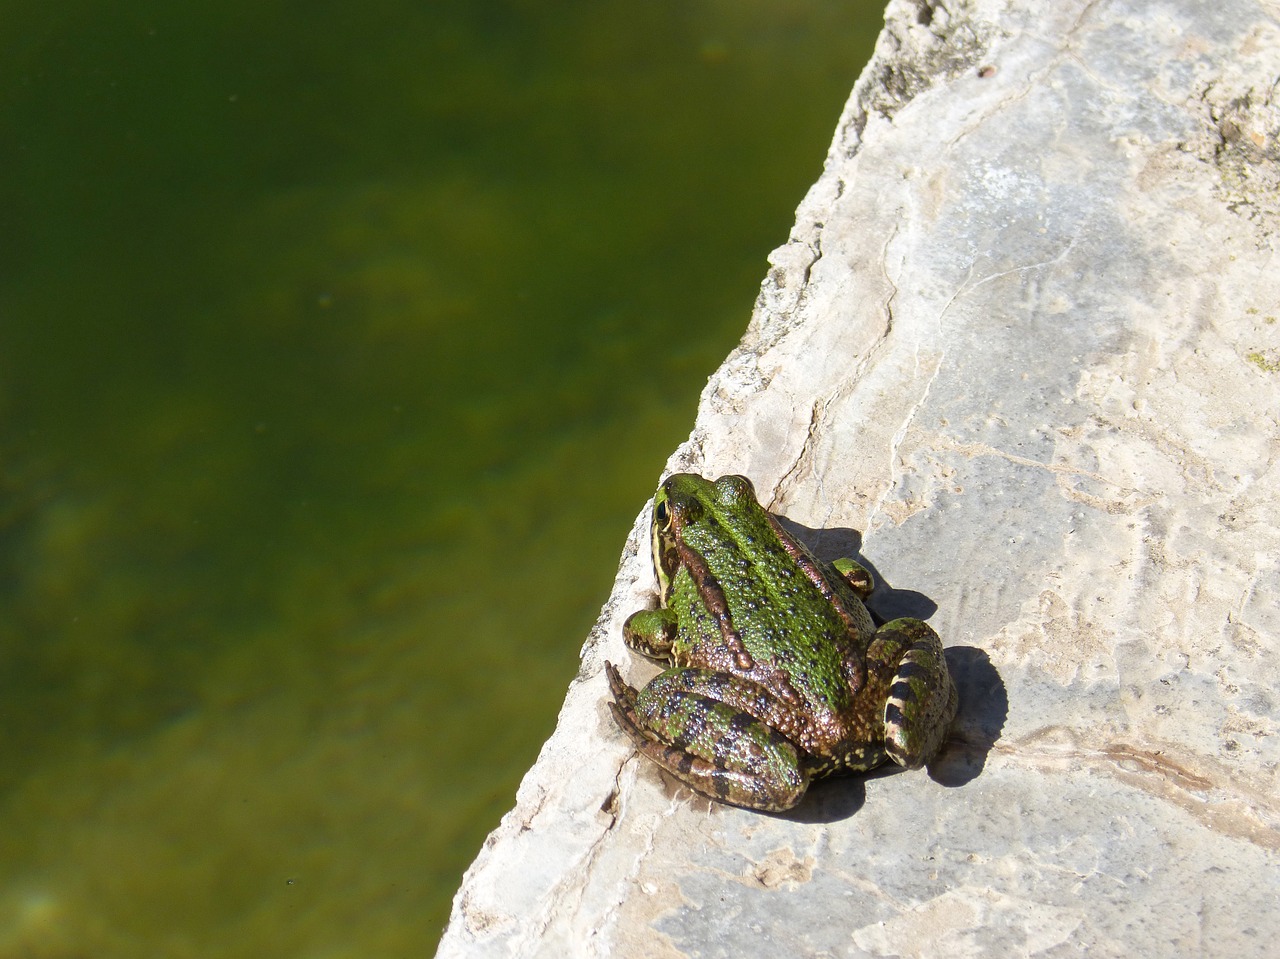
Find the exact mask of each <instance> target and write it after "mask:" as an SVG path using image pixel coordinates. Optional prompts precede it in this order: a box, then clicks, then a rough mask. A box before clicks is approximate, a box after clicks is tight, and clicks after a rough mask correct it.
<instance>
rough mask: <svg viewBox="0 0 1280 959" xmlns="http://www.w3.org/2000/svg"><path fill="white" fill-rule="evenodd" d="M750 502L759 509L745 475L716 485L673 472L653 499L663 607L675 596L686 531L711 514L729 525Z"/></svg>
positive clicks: (656, 560)
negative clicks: (672, 590)
mask: <svg viewBox="0 0 1280 959" xmlns="http://www.w3.org/2000/svg"><path fill="white" fill-rule="evenodd" d="M747 503H750V505H751V507H753V508H756V509H758V508H759V506H758V505H757V503H756V491H755V487H754V486H752V485H751V480H749V479H747V478H746V477H745V476H736V475H731V476H722V477H720V479H718V480H716V481H715V482H714V483H713V482H712V481H711V480H709V479H704V478H703V477H701V476H698V475H697V474H695V473H673V474H672V475H671V476H669V477H667V479H666V481H665V482H664V483H663V484H662V485H661V486H660V487H658V492H657V493H656V494H655V495H654V497H653V525H652V527H651V535H652V538H653V568H654V571H655V572H656V573H657V575H658V591H659V594H660V595H661V596H662V602H663V605H666V603H667V601H668V600H669V599H670V597H671V584H672V583H673V582H674V581H675V578H676V573H677V571H678V570H679V569H680V563H681V559H680V544H681V543H683V542H684V539H685V531H686V530H689V529H691V528H693V527H695V526H697V525H698V524H699V523H701V522H702V521H703V519H704V517H707V516H708V515H710V516H713V517H715V518H716V519H718V520H720V522H721V523H724V522H726V520H727V521H728V522H729V524H730V525H732V517H733V516H735V515H737V514H738V511H740V510H742V509H743V508H744V506H745V505H746V504H747Z"/></svg>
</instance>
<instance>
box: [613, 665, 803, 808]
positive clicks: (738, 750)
mask: <svg viewBox="0 0 1280 959" xmlns="http://www.w3.org/2000/svg"><path fill="white" fill-rule="evenodd" d="M605 672H606V674H607V675H608V678H609V688H610V689H611V690H612V691H613V697H614V701H613V702H611V703H610V704H609V710H610V712H612V713H613V718H614V720H615V721H616V722H617V723H618V725H619V726H620V727H621V728H622V731H623V732H625V733H626V734H627V735H628V736H629V737H630V738H631V741H632V743H634V744H635V747H636V749H637V750H638V751H639V752H640V753H641V754H642V755H644V756H646V757H648V758H649V759H651V760H653V761H654V762H655V763H657V764H658V765H659V766H661V767H662V768H663V769H665V770H667V772H669V773H671V775H673V776H675V777H676V778H677V779H679V780H680V781H681V782H683V783H685V784H687V785H688V786H690V787H691V788H693V789H695V790H697V791H698V792H700V793H702V794H703V795H704V796H708V797H709V798H711V799H715V800H717V801H719V802H723V803H729V804H731V805H734V806H744V807H746V808H748V809H759V810H763V811H767V812H778V811H781V810H784V809H790V808H791V807H792V806H794V805H795V804H796V803H798V802H799V801H800V798H801V797H802V796H803V795H804V791H805V789H807V788H808V786H809V773H808V772H807V771H806V770H804V769H803V768H802V764H801V762H800V754H799V751H798V750H797V749H796V747H795V745H794V744H793V743H792V742H791V741H790V740H789V739H787V738H786V737H785V736H783V735H782V734H781V733H780V732H778V731H777V730H775V729H773V728H772V727H770V726H768V725H766V724H765V723H763V722H761V721H760V720H759V719H757V718H756V717H755V716H752V715H751V714H750V713H747V712H743V711H741V710H739V709H738V708H736V707H734V706H732V705H730V704H729V703H726V702H723V701H720V700H717V699H714V698H712V697H711V696H708V695H706V694H705V693H704V692H699V691H696V690H694V689H690V688H687V687H688V686H690V685H694V686H705V685H707V684H708V683H722V682H723V681H724V679H726V678H727V677H724V675H723V674H718V673H712V672H710V671H708V670H693V669H683V670H670V671H668V672H666V673H663V674H662V675H661V676H659V677H657V678H656V679H655V680H654V681H653V682H651V683H650V684H649V685H648V686H646V687H645V688H644V689H643V690H641V691H640V692H639V693H637V692H636V690H635V689H634V688H633V687H631V686H630V685H628V684H627V683H626V682H625V681H624V680H623V679H622V676H621V675H620V674H619V673H618V670H617V669H616V668H615V667H614V666H613V665H612V664H611V663H605ZM691 674H705V675H697V676H693V675H691Z"/></svg>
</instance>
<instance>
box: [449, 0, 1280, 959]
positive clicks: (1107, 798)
mask: <svg viewBox="0 0 1280 959" xmlns="http://www.w3.org/2000/svg"><path fill="white" fill-rule="evenodd" d="M887 17H888V22H887V24H886V29H885V32H884V34H883V35H882V37H881V40H880V43H879V45H878V47H877V52H876V56H875V58H874V59H873V61H872V62H871V63H870V64H869V65H868V66H867V68H866V70H865V71H864V73H863V75H862V78H861V79H860V80H859V81H858V84H857V86H856V87H855V89H854V91H853V95H852V97H851V99H850V101H849V104H848V106H847V107H846V109H845V112H844V115H843V116H842V117H841V118H840V120H839V122H838V124H837V126H836V131H837V132H836V137H835V142H834V143H833V144H832V147H831V151H830V153H829V155H828V158H827V164H826V169H825V172H824V173H823V175H822V177H821V178H820V179H819V180H818V182H817V183H815V184H814V186H813V188H812V189H811V191H810V193H809V195H808V196H807V197H806V199H805V200H804V202H803V203H802V204H801V207H800V209H799V210H798V211H797V216H796V226H795V228H794V229H793V231H792V234H791V237H790V239H789V241H788V242H787V243H786V244H785V245H784V246H782V247H781V248H780V249H779V250H777V251H775V252H774V254H773V255H772V257H771V258H770V259H771V264H772V268H771V270H770V271H769V274H768V276H767V277H766V278H765V281H764V284H763V286H762V290H761V296H760V299H759V300H758V302H757V304H756V310H755V312H754V315H753V316H752V318H751V322H750V325H749V327H748V329H747V331H746V333H745V335H744V337H743V340H742V343H741V344H740V345H739V347H738V348H737V349H736V350H735V351H734V352H733V354H731V355H730V356H729V357H728V359H727V360H726V361H725V364H724V366H723V367H722V368H721V370H720V371H719V372H718V373H717V374H716V375H715V376H713V377H712V379H711V381H710V382H709V383H708V385H707V389H706V392H705V393H704V396H703V403H702V406H701V408H700V410H699V414H698V417H697V420H696V423H695V424H694V428H693V432H692V434H691V436H690V439H689V441H688V442H687V443H686V444H684V445H683V446H682V447H681V448H680V449H679V450H677V451H676V453H675V454H674V455H673V456H672V458H671V461H670V462H669V464H668V469H669V470H671V471H675V470H688V471H695V472H701V473H703V474H705V475H709V476H713V477H714V476H719V475H721V474H723V473H730V472H734V473H745V474H747V475H749V476H750V477H751V478H752V480H753V481H754V482H755V485H756V488H757V490H758V491H759V492H760V495H761V499H762V501H764V502H766V503H768V504H769V505H770V507H771V508H773V509H774V510H776V511H778V512H780V513H782V514H783V515H784V516H786V517H787V518H788V520H789V521H791V523H792V528H793V529H796V530H797V531H798V532H799V533H800V534H801V535H802V537H804V538H807V539H808V541H809V542H810V545H811V546H813V547H814V549H815V550H816V551H817V552H818V553H819V554H820V555H822V556H824V557H827V558H830V557H832V556H835V555H841V554H843V553H846V552H848V551H849V550H850V549H851V548H856V549H857V550H858V551H859V553H860V555H861V557H862V558H863V559H864V560H865V561H866V564H867V565H868V566H869V567H870V568H872V569H873V571H874V572H875V573H876V575H877V580H878V582H879V583H880V584H881V585H880V587H879V589H878V591H877V595H876V596H875V597H873V600H872V606H873V608H874V609H875V610H876V611H877V612H878V613H880V614H881V615H883V616H886V617H888V616H894V615H906V614H909V615H924V616H927V617H928V618H929V619H930V622H931V624H932V625H933V626H934V628H935V629H936V630H937V631H938V632H939V634H940V635H941V636H942V637H943V640H944V642H945V643H946V645H947V647H948V651H947V654H948V662H949V664H950V666H951V669H952V672H953V674H954V676H955V678H956V682H957V685H958V687H959V689H960V694H961V709H960V714H959V716H958V717H957V720H956V723H955V724H954V726H953V729H952V732H951V737H950V740H949V742H948V743H947V745H946V746H945V747H944V749H943V752H942V753H941V754H940V755H939V756H938V758H937V759H936V760H935V761H934V762H933V763H931V764H930V766H929V767H928V770H927V771H922V772H915V773H905V772H903V773H875V774H872V775H869V776H862V777H850V778H844V779H834V780H826V781H823V782H820V783H818V784H815V785H814V786H813V787H812V788H811V789H810V791H809V794H808V795H807V796H806V798H805V800H804V801H803V802H802V803H801V804H800V806H799V807H797V809H795V810H794V811H792V812H791V813H788V814H787V815H783V816H762V815H758V814H753V813H750V812H746V811H743V810H738V809H731V808H728V807H723V806H717V805H715V804H714V803H710V802H708V801H707V800H704V799H701V798H699V797H697V796H695V795H694V794H692V793H691V792H690V791H688V790H687V789H685V788H684V787H682V786H680V785H679V784H677V783H674V782H673V781H671V780H670V779H668V778H667V777H665V776H664V774H662V773H660V772H659V771H658V770H657V768H656V767H655V766H654V765H653V764H652V763H648V762H645V761H642V760H640V759H638V758H637V757H636V755H635V754H634V751H633V750H632V748H631V745H630V743H629V741H628V740H627V739H626V737H625V736H624V735H623V734H622V733H621V732H620V731H619V730H618V729H617V728H616V727H615V726H614V724H613V722H612V720H611V719H610V717H609V714H608V712H607V710H606V708H605V699H606V696H607V688H606V684H605V680H604V677H603V674H602V666H603V661H604V659H605V658H609V659H611V660H613V661H614V662H620V663H625V664H628V665H627V667H626V671H627V672H628V674H629V675H630V676H631V677H633V681H635V680H641V679H643V678H645V675H644V674H643V673H642V672H641V671H642V670H643V668H644V667H643V666H642V664H640V663H639V662H637V661H636V660H635V659H634V658H633V657H631V656H630V654H629V653H628V652H627V651H626V650H625V648H624V647H623V644H622V640H621V636H620V627H621V622H622V620H623V619H624V618H625V616H626V615H627V614H628V613H630V612H632V611H633V610H635V609H639V608H641V607H643V606H651V605H653V603H654V584H653V579H652V571H651V569H650V566H649V562H648V557H647V555H644V549H645V547H646V543H647V539H648V537H647V533H646V531H645V530H644V528H643V523H644V522H645V518H646V515H647V513H642V515H641V516H640V517H639V518H638V519H637V525H636V528H635V529H634V530H633V531H632V534H631V536H630V538H629V539H628V541H627V543H626V546H625V550H624V553H623V557H622V564H621V568H620V570H619V573H618V579H617V582H616V584H615V587H614V590H613V593H612V595H611V596H610V597H609V599H608V602H607V603H606V605H605V607H604V609H603V611H602V613H601V618H600V621H599V623H598V624H597V626H596V628H595V629H593V630H592V633H591V635H590V637H589V638H588V640H587V643H586V645H585V646H584V647H583V651H582V669H581V672H580V674H579V676H578V678H577V679H575V680H574V682H573V683H572V684H571V685H570V687H569V690H568V693H567V696H566V699H565V705H564V708H563V710H562V712H561V715H560V720H559V723H558V725H557V728H556V731H555V733H554V735H553V736H552V737H551V739H550V740H549V741H548V742H547V744H546V746H545V747H544V749H543V751H542V754H541V756H540V757H539V759H538V762H537V764H536V765H535V766H534V767H533V769H531V770H530V771H529V773H528V775H527V776H526V778H525V780H524V782H523V784H522V785H521V788H520V791H519V793H518V796H517V801H516V807H515V808H514V809H513V810H511V812H510V813H508V814H507V816H506V817H505V818H504V819H503V821H502V823H501V824H500V825H499V827H498V828H497V829H496V830H495V831H494V833H493V834H492V835H491V837H490V838H489V840H488V842H486V844H485V847H484V849H483V850H482V851H481V853H480V855H479V856H478V857H477V859H476V861H475V863H474V864H473V865H472V867H471V869H470V870H469V871H468V873H467V875H466V877H465V878H464V881H463V885H462V888H461V889H460V891H459V894H458V897H457V899H456V900H455V903H454V910H453V915H452V918H451V921H450V925H449V928H448V930H447V931H446V933H445V936H444V938H443V940H442V942H441V945H440V952H439V954H440V955H441V956H443V957H454V956H468V957H471V956H512V955H515V956H639V955H644V956H671V957H675V956H701V957H716V956H726V957H727V956H735V957H755V956H768V957H772V956H776V955H779V954H781V955H796V956H875V955H897V956H969V955H973V956H985V955H1028V954H1031V953H1041V952H1042V953H1049V954H1058V955H1067V954H1070V955H1074V954H1078V953H1081V952H1083V951H1085V950H1089V951H1091V952H1093V953H1096V954H1099V955H1109V956H1110V955H1114V956H1120V955H1126V956H1127V955H1143V956H1162V955H1164V956H1174V955H1190V954H1194V955H1202V956H1224V957H1226V956H1230V957H1233V959H1234V957H1246V956H1263V955H1266V954H1269V952H1270V951H1271V950H1272V949H1273V948H1274V943H1275V941H1276V940H1277V939H1278V938H1280V910H1276V908H1275V902H1276V891H1277V890H1278V889H1280V799H1277V796H1280V782H1278V781H1277V780H1278V778H1280V774H1278V770H1280V737H1278V736H1277V732H1278V731H1280V730H1278V727H1280V696H1278V695H1277V694H1276V690H1277V689H1278V688H1280V606H1278V605H1277V603H1276V596H1277V595H1278V594H1280V522H1277V516H1280V372H1278V369H1280V363H1277V362H1274V358H1275V357H1276V356H1280V321H1278V318H1280V270H1278V269H1277V262H1276V243H1277V235H1278V233H1277V228H1278V227H1280V202H1277V199H1276V198H1277V196H1280V189H1278V188H1277V184H1280V142H1278V140H1277V138H1278V137H1280V112H1277V111H1278V108H1277V103H1280V93H1278V92H1277V91H1278V90H1280V10H1278V8H1277V6H1276V4H1275V3H1274V2H1267V0H1216V2H1214V3H1212V4H1206V3H1203V2H1201V0H1166V2H1162V3H1160V4H1158V5H1153V4H1150V3H1140V2H1137V0H1130V2H1122V0H1114V2H1109V0H1089V2H1081V0H1053V2H1049V0H969V2H959V0H952V2H946V3H943V2H922V0H913V2H908V0H894V2H892V3H890V5H889V10H888V13H887ZM637 505H639V504H637Z"/></svg>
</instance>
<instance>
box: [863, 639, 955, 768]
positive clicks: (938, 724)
mask: <svg viewBox="0 0 1280 959" xmlns="http://www.w3.org/2000/svg"><path fill="white" fill-rule="evenodd" d="M867 655H868V658H869V659H880V660H881V661H882V662H886V663H888V664H890V665H892V664H893V663H894V662H896V663H897V666H896V667H895V668H894V673H893V679H892V680H891V681H890V683H889V691H888V696H887V697H886V699H885V707H884V749H885V752H886V753H888V754H889V758H890V759H892V760H893V761H894V762H895V763H897V764H898V765H899V766H904V767H906V768H907V769H919V768H920V767H921V766H923V765H924V764H925V763H927V762H928V761H929V760H930V759H932V758H933V756H934V754H935V753H936V752H937V751H938V749H939V748H940V747H941V746H942V741H943V740H944V739H945V738H946V736H947V730H948V728H949V727H950V725H951V720H952V719H954V718H955V715H956V707H957V705H958V704H959V701H960V697H959V694H957V692H956V686H955V683H954V682H953V681H952V679H951V673H950V672H949V671H948V670H947V661H946V658H945V657H944V655H943V652H942V640H940V639H939V638H938V634H937V633H935V632H934V631H933V630H932V629H930V628H929V626H928V625H927V624H925V623H923V622H921V621H920V620H918V619H895V620H893V621H892V622H889V623H885V624H884V625H883V626H881V627H880V629H879V630H877V632H876V639H875V642H873V643H872V646H871V649H870V650H868V654H867Z"/></svg>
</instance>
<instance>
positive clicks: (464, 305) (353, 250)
mask: <svg viewBox="0 0 1280 959" xmlns="http://www.w3.org/2000/svg"><path fill="white" fill-rule="evenodd" d="M53 6H56V7H57V9H56V10H50V9H49V8H48V7H49V5H37V4H16V3H11V2H5V3H0V44H2V46H0V52H2V53H3V56H0V81H2V83H0V225H2V227H3V229H0V959H6V957H11V956H12V957H42V959H48V957H67V959H70V957H82V956H93V957H95V959H113V957H129V959H134V957H137V956H159V957H188V956H190V957H201V959H206V957H261V956H325V957H329V956H423V955H428V954H430V952H431V950H432V948H433V946H434V943H435V941H436V938H437V937H438V935H439V933H440V930H441V928H442V926H443V923H444V921H445V918H446V916H447V911H448V906H449V900H450V898H451V896H452V893H453V891H454V889H455V888H456V886H457V883H458V881H459V879H460V876H461V873H462V870H463V869H464V868H465V866H466V864H467V863H468V862H469V861H470V860H471V858H472V857H473V856H474V855H475V853H476V851H477V850H478V848H479V845H480V842H481V841H482V839H483V838H484V836H485V834H486V833H487V832H488V831H489V830H490V829H491V828H493V826H494V825H496V823H497V820H498V818H499V816H500V815H501V813H502V812H503V811H504V810H505V809H507V808H508V807H509V806H510V805H511V803H512V801H513V797H514V791H515V787H516V785H517V783H518V782H519V778H520V776H521V774H522V773H523V772H524V770H525V769H526V768H527V767H528V766H529V764H530V763H531V762H532V761H533V759H534V758H535V756H536V754H537V750H538V747H539V745H540V744H541V742H542V741H543V740H544V739H545V737H546V736H547V735H548V734H549V733H550V731H551V729H552V727H553V725H554V720H555V715H556V711H557V709H558V707H559V704H560V701H561V698H562V696H563V692H564V689H565V687H566V685H567V684H568V682H569V680H570V679H571V678H572V676H573V675H574V673H575V670H576V665H577V653H578V648H579V646H580V644H581V642H582V640H583V639H584V637H585V634H586V630H587V628H588V626H589V625H590V623H591V622H592V620H593V619H594V617H595V615H596V612H597V610H598V608H599V605H600V603H601V602H602V601H603V600H604V598H605V596H606V595H607V592H608V587H609V584H610V582H611V581H612V578H613V574H614V569H615V565H616V561H617V556H618V552H619V550H620V548H621V546H622V542H623V538H624V536H625V534H626V532H627V530H628V529H629V527H630V524H631V521H632V519H633V518H634V516H635V513H636V512H637V511H638V510H639V509H640V507H641V505H642V504H643V502H644V500H645V499H646V498H647V496H648V495H649V494H650V492H651V489H652V487H653V485H654V483H655V482H656V480H657V478H658V473H659V470H660V468H661V466H662V463H663V461H664V459H665V458H666V455H667V454H668V453H669V452H670V450H671V449H672V448H673V447H674V446H675V445H676V443H678V442H679V441H680V440H681V439H683V438H684V436H685V435H687V432H688V430H689V427H690V426H691V424H692V418H693V412H694V409H695V406H696V400H697V394H698V391H699V389H700V388H701V386H702V384H703V382H704V381H705V377H706V376H707V375H708V374H709V373H710V372H711V371H712V370H713V369H714V368H715V367H716V365H718V363H719V361H720V359H721V358H722V357H723V356H724V354H725V353H726V352H727V351H728V350H729V349H730V348H731V347H732V345H733V343H734V342H735V341H736V339H737V337H738V336H739V335H740V333H741V331H742V330H743V329H744V328H745V325H746V322H747V319H748V317H749V314H750V308H751V303H752V301H753V299H754V296H755V292H756V289H757V287H758V284H759V282H760V279H761V277H762V276H763V275H764V273H765V270H766V263H765V259H764V258H765V255H766V254H767V253H768V251H769V250H770V249H771V248H772V247H774V246H776V245H777V244H778V243H780V242H781V241H782V240H783V239H784V238H785V236H786V232H787V229H788V227H789V226H790V224H791V220H792V212H793V210H794V208H795V205H796V204H797V203H798V202H799V200H800V198H801V197H802V195H803V193H804V191H805V189H806V188H807V186H808V185H809V184H810V183H811V182H812V181H813V180H814V179H815V178H816V177H817V175H818V173H819V171H820V168H821V161H822V157H823V154H824V152H825V149H826V145H827V143H828V141H829V139H830V135H831V131H832V130H833V128H834V126H835V122H836V118H837V116H838V114H839V110H840V107H841V105H842V103H843V101H844V99H845V97H846V95H847V93H848V91H849V88H850V87H851V85H852V83H853V80H854V79H855V77H856V75H857V73H858V72H859V70H860V69H861V66H862V64H863V62H864V61H865V59H866V57H867V56H868V55H869V54H870V49H871V43H872V42H873V40H874V35H875V32H876V30H877V29H878V25H879V20H880V11H881V6H880V5H879V4H877V3H862V2H858V3H850V2H837V0H799V2H792V3H787V4H774V3H765V2H751V0H722V2H704V3H688V2H681V3H677V2H654V3H641V4H637V3H618V2H602V0H593V2H585V0H583V2H578V0H542V2H538V3H534V2H528V0H507V2H481V0H468V2H459V0H455V2H436V3H425V4H424V3H416V4H415V3H409V2H407V0H373V2H370V3H364V4H360V5H352V4H337V3H325V2H311V3H307V4H304V3H296V2H295V3H284V2H259V3H255V4H242V3H230V4H224V5H221V6H219V7H217V8H216V9H215V8H213V6H212V5H208V8H206V9H200V8H192V9H190V10H182V9H175V6H178V5H174V4H172V3H161V2H153V3H146V2H133V3H124V4H121V3H113V4H107V3H90V2H86V0H68V2H63V3H60V4H57V5H53Z"/></svg>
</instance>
